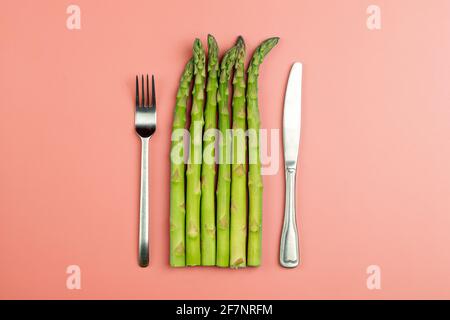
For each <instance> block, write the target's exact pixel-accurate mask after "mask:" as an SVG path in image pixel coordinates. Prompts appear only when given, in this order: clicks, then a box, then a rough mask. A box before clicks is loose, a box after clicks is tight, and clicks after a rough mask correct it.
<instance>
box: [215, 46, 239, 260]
mask: <svg viewBox="0 0 450 320" xmlns="http://www.w3.org/2000/svg"><path fill="white" fill-rule="evenodd" d="M236 52H237V46H234V47H232V48H231V49H230V50H228V51H227V52H226V53H225V55H224V57H223V58H222V64H221V66H220V78H219V89H218V92H217V103H218V105H219V130H220V133H221V136H222V140H221V141H220V143H219V159H220V162H219V163H220V164H219V176H218V179H217V258H216V265H217V266H219V267H228V266H229V263H230V187H231V174H230V162H229V156H230V154H231V149H230V147H231V146H230V143H229V142H230V141H229V140H228V133H229V129H230V114H229V112H228V97H229V90H228V86H229V81H230V78H231V72H232V68H233V66H234V64H235V61H236Z"/></svg>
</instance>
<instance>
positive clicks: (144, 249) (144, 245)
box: [139, 138, 149, 267]
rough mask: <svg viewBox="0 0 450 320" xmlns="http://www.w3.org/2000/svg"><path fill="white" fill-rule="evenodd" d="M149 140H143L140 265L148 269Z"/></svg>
mask: <svg viewBox="0 0 450 320" xmlns="http://www.w3.org/2000/svg"><path fill="white" fill-rule="evenodd" d="M148 140H149V138H141V145H142V150H141V197H140V206H139V207H140V208H139V265H140V266H141V267H147V266H148V261H149V253H148V220H149V219H148Z"/></svg>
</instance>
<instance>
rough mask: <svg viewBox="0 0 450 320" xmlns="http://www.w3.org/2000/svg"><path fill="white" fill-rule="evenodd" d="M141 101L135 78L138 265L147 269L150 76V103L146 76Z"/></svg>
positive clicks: (152, 111)
mask: <svg viewBox="0 0 450 320" xmlns="http://www.w3.org/2000/svg"><path fill="white" fill-rule="evenodd" d="M141 88H142V90H141V95H142V97H141V99H140V98H139V77H138V76H136V112H135V118H134V125H135V127H136V132H137V134H138V135H139V137H140V138H141V145H142V150H141V197H140V208H139V265H140V266H141V267H147V266H148V261H149V253H148V246H149V245H148V221H149V215H148V206H149V203H148V141H149V140H150V137H151V136H152V135H153V134H154V133H155V131H156V98H155V79H154V77H153V75H152V99H151V101H150V88H149V82H148V74H147V84H146V89H147V90H145V88H144V76H143V75H142V79H141Z"/></svg>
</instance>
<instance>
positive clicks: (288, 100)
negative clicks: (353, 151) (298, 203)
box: [280, 62, 303, 268]
mask: <svg viewBox="0 0 450 320" xmlns="http://www.w3.org/2000/svg"><path fill="white" fill-rule="evenodd" d="M302 70H303V66H302V64H301V63H300V62H296V63H294V65H293V66H292V68H291V72H290V74H289V80H288V84H287V88H286V94H285V97H284V113H283V146H284V169H285V174H286V202H285V208H284V223H283V230H282V233H281V244H280V264H281V265H282V266H283V267H285V268H295V267H296V266H298V264H299V262H300V256H299V250H298V231H297V222H296V213H295V178H296V174H297V158H298V149H299V145H300V128H301V116H302Z"/></svg>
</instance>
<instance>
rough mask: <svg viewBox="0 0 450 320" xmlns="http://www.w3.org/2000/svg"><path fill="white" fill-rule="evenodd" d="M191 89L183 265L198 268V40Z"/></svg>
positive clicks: (201, 58)
mask: <svg viewBox="0 0 450 320" xmlns="http://www.w3.org/2000/svg"><path fill="white" fill-rule="evenodd" d="M193 52H194V78H195V80H194V89H193V90H192V108H191V125H190V129H189V131H190V152H189V163H188V166H187V170H186V181H187V190H186V265H188V266H196V265H200V263H201V260H200V256H201V253H200V197H201V186H200V171H201V163H202V138H203V137H202V134H203V104H204V99H205V97H204V92H203V90H204V89H205V52H204V50H203V46H202V43H201V42H200V40H199V39H195V41H194V48H193Z"/></svg>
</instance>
